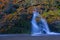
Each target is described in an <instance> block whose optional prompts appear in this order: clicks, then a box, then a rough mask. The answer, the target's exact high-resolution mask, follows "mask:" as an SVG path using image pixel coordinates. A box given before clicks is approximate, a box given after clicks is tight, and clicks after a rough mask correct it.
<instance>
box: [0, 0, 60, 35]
mask: <svg viewBox="0 0 60 40" xmlns="http://www.w3.org/2000/svg"><path fill="white" fill-rule="evenodd" d="M34 7H37V9H38V11H39V12H40V13H41V16H42V17H43V18H45V19H46V20H47V23H48V26H49V28H50V30H51V31H52V32H53V31H54V32H58V33H60V0H0V34H17V33H18V34H24V33H27V34H30V32H31V19H32V16H33V15H32V14H33V13H32V12H33V8H34Z"/></svg>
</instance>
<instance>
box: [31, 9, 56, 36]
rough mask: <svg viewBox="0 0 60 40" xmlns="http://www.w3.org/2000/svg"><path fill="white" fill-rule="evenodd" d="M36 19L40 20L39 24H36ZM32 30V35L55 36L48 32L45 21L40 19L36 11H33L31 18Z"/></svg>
mask: <svg viewBox="0 0 60 40" xmlns="http://www.w3.org/2000/svg"><path fill="white" fill-rule="evenodd" d="M36 17H39V18H40V21H39V23H38V24H37V21H36ZM31 23H32V30H31V34H32V35H37V34H39V35H40V34H57V33H54V32H50V30H49V27H48V24H47V21H46V20H45V19H44V18H42V17H41V15H40V14H39V12H38V11H36V10H35V11H33V17H32V21H31Z"/></svg>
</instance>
